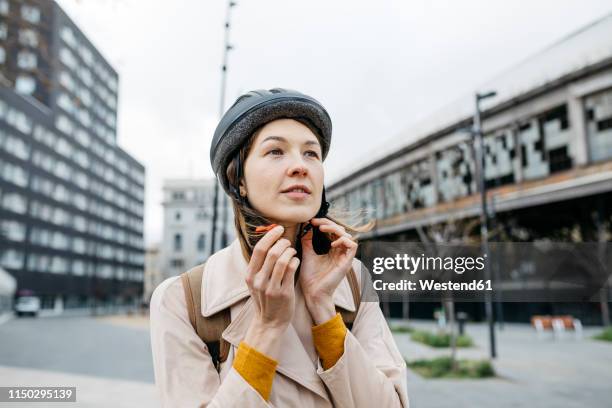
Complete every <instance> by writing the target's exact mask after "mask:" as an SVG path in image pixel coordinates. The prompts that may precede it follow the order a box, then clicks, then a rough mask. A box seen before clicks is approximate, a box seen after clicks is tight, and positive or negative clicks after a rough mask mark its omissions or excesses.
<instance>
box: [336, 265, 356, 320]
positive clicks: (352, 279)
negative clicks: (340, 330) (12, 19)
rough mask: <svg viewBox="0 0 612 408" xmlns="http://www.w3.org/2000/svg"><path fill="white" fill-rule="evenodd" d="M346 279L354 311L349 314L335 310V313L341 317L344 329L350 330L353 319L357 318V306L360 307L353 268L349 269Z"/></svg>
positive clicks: (342, 310) (345, 311) (338, 309)
mask: <svg viewBox="0 0 612 408" xmlns="http://www.w3.org/2000/svg"><path fill="white" fill-rule="evenodd" d="M347 278H348V281H349V285H350V286H351V292H352V294H353V301H354V302H355V311H354V312H350V311H348V310H344V309H340V308H336V311H337V312H338V313H340V315H341V316H342V320H343V321H344V324H345V325H346V328H347V329H349V330H351V329H352V328H353V322H354V321H355V317H357V313H359V306H361V291H360V290H359V282H357V275H356V273H355V268H351V270H350V271H349V273H348V274H347Z"/></svg>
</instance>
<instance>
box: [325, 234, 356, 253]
mask: <svg viewBox="0 0 612 408" xmlns="http://www.w3.org/2000/svg"><path fill="white" fill-rule="evenodd" d="M331 246H332V248H337V247H340V246H343V247H345V248H346V249H348V250H356V249H357V243H356V242H355V241H353V240H352V239H350V238H349V237H346V236H344V237H340V238H338V239H337V240H335V241H333V242H332V243H331Z"/></svg>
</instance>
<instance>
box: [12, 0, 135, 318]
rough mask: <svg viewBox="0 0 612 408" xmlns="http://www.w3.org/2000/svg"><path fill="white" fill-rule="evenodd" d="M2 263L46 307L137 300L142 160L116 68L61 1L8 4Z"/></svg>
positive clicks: (22, 287) (56, 307)
mask: <svg viewBox="0 0 612 408" xmlns="http://www.w3.org/2000/svg"><path fill="white" fill-rule="evenodd" d="M0 77H1V80H2V83H3V86H2V87H1V88H0V223H1V226H2V231H3V233H4V234H3V239H2V243H1V247H0V252H1V254H0V259H1V265H2V267H4V268H5V269H6V270H7V271H9V273H11V274H12V275H13V276H14V277H15V278H16V279H17V286H18V291H17V292H18V294H19V292H20V291H28V292H32V293H34V294H35V295H36V296H39V297H40V298H41V300H42V304H43V308H54V309H56V310H58V309H59V310H61V309H62V308H63V307H83V306H88V305H91V304H92V303H95V304H123V303H129V302H137V301H139V300H140V296H142V279H143V265H144V253H143V252H144V251H143V213H144V211H143V205H144V180H145V172H144V167H143V165H142V164H140V163H139V162H138V161H137V160H135V159H134V158H133V157H132V156H131V155H130V154H128V153H127V152H125V151H124V150H123V149H121V148H120V147H119V146H118V145H117V140H116V134H117V128H116V125H117V124H116V118H117V101H118V83H119V82H118V81H119V78H118V75H117V72H116V71H115V70H114V69H113V67H112V66H111V65H110V64H109V63H108V62H107V61H106V59H105V58H104V57H103V56H102V55H101V54H100V52H99V51H98V50H97V49H96V48H95V47H94V46H93V45H92V43H91V42H90V41H89V39H88V38H87V37H85V35H84V34H83V33H82V32H81V31H80V30H79V28H78V27H77V26H76V25H75V24H74V22H73V21H72V20H71V19H70V18H69V17H68V16H67V15H66V14H65V13H64V12H63V11H62V9H61V8H60V7H59V6H58V5H57V4H56V3H55V2H53V1H37V0H32V1H13V0H0Z"/></svg>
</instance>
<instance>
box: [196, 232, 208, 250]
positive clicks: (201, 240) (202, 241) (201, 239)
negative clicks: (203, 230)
mask: <svg viewBox="0 0 612 408" xmlns="http://www.w3.org/2000/svg"><path fill="white" fill-rule="evenodd" d="M205 245H206V236H205V235H204V234H200V235H199V236H198V251H204V246H205Z"/></svg>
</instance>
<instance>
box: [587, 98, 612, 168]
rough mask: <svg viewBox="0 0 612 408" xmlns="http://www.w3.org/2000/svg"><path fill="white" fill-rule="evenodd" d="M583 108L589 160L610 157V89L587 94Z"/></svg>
mask: <svg viewBox="0 0 612 408" xmlns="http://www.w3.org/2000/svg"><path fill="white" fill-rule="evenodd" d="M585 109H586V116H587V118H586V121H587V124H586V128H587V138H588V141H589V148H590V152H589V153H590V159H591V161H593V162H598V161H603V160H610V159H612V89H610V90H607V91H604V92H600V93H598V94H594V95H590V96H588V97H587V98H586V99H585Z"/></svg>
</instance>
